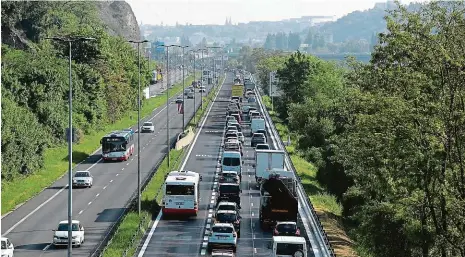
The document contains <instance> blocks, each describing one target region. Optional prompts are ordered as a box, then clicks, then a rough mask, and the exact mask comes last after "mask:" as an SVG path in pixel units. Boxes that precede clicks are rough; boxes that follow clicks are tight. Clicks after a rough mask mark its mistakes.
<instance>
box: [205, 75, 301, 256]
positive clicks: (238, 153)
mask: <svg viewBox="0 0 465 257" xmlns="http://www.w3.org/2000/svg"><path fill="white" fill-rule="evenodd" d="M235 83H236V85H234V86H233V90H232V97H231V100H230V102H229V105H228V108H227V111H226V127H225V136H224V142H223V147H224V151H223V155H222V158H221V160H220V162H221V173H220V176H219V187H218V189H217V192H216V197H217V205H218V208H217V210H216V212H215V216H214V218H215V223H214V225H213V226H212V232H211V234H210V236H209V241H208V245H207V250H209V251H211V250H213V249H216V248H217V247H221V248H223V247H229V248H232V250H233V252H235V251H236V247H237V239H238V237H240V223H241V216H240V193H241V189H240V182H241V177H242V164H243V160H242V156H243V144H244V138H243V137H244V134H243V131H242V125H245V124H250V129H251V133H250V134H249V135H250V136H251V146H252V147H254V148H255V164H253V167H254V168H255V179H256V183H257V184H256V185H257V187H258V188H259V189H260V207H259V209H260V212H259V217H258V218H259V220H260V224H261V228H262V229H263V230H267V229H270V228H271V230H272V234H273V238H272V240H271V244H270V245H269V246H268V248H269V249H271V250H272V254H271V256H274V257H276V256H295V257H300V256H302V257H306V256H307V243H306V240H305V238H304V237H302V236H301V231H300V228H299V227H298V225H297V219H298V200H297V195H296V179H295V177H294V176H295V175H294V174H293V172H292V171H288V170H286V169H285V165H284V156H285V152H284V151H282V150H270V147H269V145H268V144H267V133H266V128H265V120H264V118H263V117H262V116H261V114H260V113H259V112H258V110H257V108H256V106H254V105H255V103H256V100H255V101H249V99H251V98H254V99H255V95H254V93H253V87H249V88H247V87H245V88H243V95H241V96H239V95H238V94H237V92H239V91H240V90H239V87H240V86H241V79H240V76H237V77H236V79H235ZM245 84H246V85H247V82H246V83H245ZM242 96H243V97H244V99H243V98H242ZM245 102H246V103H245Z"/></svg>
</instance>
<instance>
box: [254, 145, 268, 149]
mask: <svg viewBox="0 0 465 257" xmlns="http://www.w3.org/2000/svg"><path fill="white" fill-rule="evenodd" d="M255 149H257V150H270V146H269V145H268V144H257V145H256V146H255Z"/></svg>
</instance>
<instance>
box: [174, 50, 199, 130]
mask: <svg viewBox="0 0 465 257" xmlns="http://www.w3.org/2000/svg"><path fill="white" fill-rule="evenodd" d="M173 46H175V47H179V48H182V57H181V58H182V64H181V66H182V105H183V112H182V129H183V130H184V129H185V127H186V124H185V119H184V106H185V105H184V90H185V85H184V49H185V48H187V47H189V46H180V45H173ZM175 72H176V70H175ZM194 97H195V89H194ZM194 108H195V103H194Z"/></svg>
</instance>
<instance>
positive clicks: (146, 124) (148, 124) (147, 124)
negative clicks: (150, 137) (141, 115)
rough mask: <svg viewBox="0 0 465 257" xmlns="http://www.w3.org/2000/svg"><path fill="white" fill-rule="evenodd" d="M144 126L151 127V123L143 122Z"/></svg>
mask: <svg viewBox="0 0 465 257" xmlns="http://www.w3.org/2000/svg"><path fill="white" fill-rule="evenodd" d="M144 126H152V122H145V123H144Z"/></svg>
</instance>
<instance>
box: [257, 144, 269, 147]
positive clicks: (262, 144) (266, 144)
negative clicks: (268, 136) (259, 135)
mask: <svg viewBox="0 0 465 257" xmlns="http://www.w3.org/2000/svg"><path fill="white" fill-rule="evenodd" d="M259 145H266V146H268V147H270V145H268V144H257V146H259Z"/></svg>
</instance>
